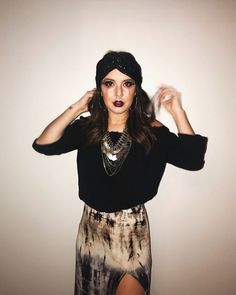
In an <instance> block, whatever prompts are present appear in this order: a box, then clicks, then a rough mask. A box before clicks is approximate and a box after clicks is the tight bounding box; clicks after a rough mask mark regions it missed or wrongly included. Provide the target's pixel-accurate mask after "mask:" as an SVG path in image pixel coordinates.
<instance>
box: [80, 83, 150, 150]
mask: <svg viewBox="0 0 236 295" xmlns="http://www.w3.org/2000/svg"><path fill="white" fill-rule="evenodd" d="M88 111H89V112H90V114H91V116H90V117H89V120H87V122H86V124H85V129H86V132H88V134H89V139H88V141H89V144H95V143H98V142H99V141H100V140H101V139H102V138H103V136H104V133H105V132H106V131H107V129H108V111H107V109H106V107H105V104H104V101H103V97H102V96H101V93H100V90H99V89H97V90H96V91H95V92H94V95H93V97H92V98H91V100H90V102H89V105H88ZM154 120H155V112H154V107H153V104H152V102H151V100H150V99H149V97H148V95H147V93H146V92H145V91H144V90H143V89H142V88H141V87H139V86H136V96H135V97H134V100H133V103H132V105H131V107H130V109H129V116H128V120H127V124H126V125H127V130H128V132H129V134H130V136H131V138H132V140H133V141H135V142H137V143H139V144H141V145H142V146H143V148H144V151H145V154H148V153H149V151H150V149H151V147H152V145H153V143H154V141H155V140H156V137H155V135H154V134H153V132H152V129H151V123H152V122H153V121H154Z"/></svg>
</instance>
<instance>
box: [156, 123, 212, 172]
mask: <svg viewBox="0 0 236 295" xmlns="http://www.w3.org/2000/svg"><path fill="white" fill-rule="evenodd" d="M161 128H162V132H161V133H162V135H163V136H162V138H163V141H164V148H165V150H166V159H167V163H170V164H172V165H174V166H177V167H179V168H183V169H186V170H200V169H202V168H203V166H204V164H205V153H206V149H207V142H208V138H207V137H205V136H202V135H199V134H194V135H189V134H183V133H178V135H176V134H175V133H172V132H170V131H169V129H168V128H167V127H165V126H163V127H161Z"/></svg>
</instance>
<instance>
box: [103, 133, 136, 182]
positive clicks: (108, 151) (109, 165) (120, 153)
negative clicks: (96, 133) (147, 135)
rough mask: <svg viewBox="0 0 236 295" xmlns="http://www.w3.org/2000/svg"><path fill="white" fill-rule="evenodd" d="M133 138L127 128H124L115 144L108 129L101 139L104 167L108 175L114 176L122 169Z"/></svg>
mask: <svg viewBox="0 0 236 295" xmlns="http://www.w3.org/2000/svg"><path fill="white" fill-rule="evenodd" d="M131 144H132V139H131V137H130V135H129V133H128V131H127V130H124V131H123V132H122V134H121V136H120V138H119V139H118V141H117V142H116V143H115V144H113V141H112V139H111V137H110V133H109V132H108V131H107V132H106V133H105V135H104V137H103V139H102V141H101V153H102V162H103V167H104V169H105V171H106V173H107V175H109V176H112V175H114V174H117V173H118V172H119V171H120V168H121V166H122V164H123V163H124V160H125V159H126V157H127V155H128V153H129V150H130V147H131Z"/></svg>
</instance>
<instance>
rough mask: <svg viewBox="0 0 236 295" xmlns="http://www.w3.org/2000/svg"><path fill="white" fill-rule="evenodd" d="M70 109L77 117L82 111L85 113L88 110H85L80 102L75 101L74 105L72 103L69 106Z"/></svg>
mask: <svg viewBox="0 0 236 295" xmlns="http://www.w3.org/2000/svg"><path fill="white" fill-rule="evenodd" d="M68 110H69V111H70V112H73V114H74V115H75V117H78V116H79V115H80V114H82V113H84V112H85V111H86V110H84V109H83V108H82V106H81V105H80V104H79V103H78V102H75V103H73V104H72V105H70V106H69V107H68Z"/></svg>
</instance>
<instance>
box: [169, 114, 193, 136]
mask: <svg viewBox="0 0 236 295" xmlns="http://www.w3.org/2000/svg"><path fill="white" fill-rule="evenodd" d="M172 117H173V119H174V121H175V124H176V127H177V129H178V132H179V133H184V134H189V135H194V134H195V133H194V131H193V129H192V127H191V125H190V122H189V120H188V117H187V114H186V112H185V111H184V110H183V109H182V108H180V109H178V110H176V111H175V112H173V113H172Z"/></svg>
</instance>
